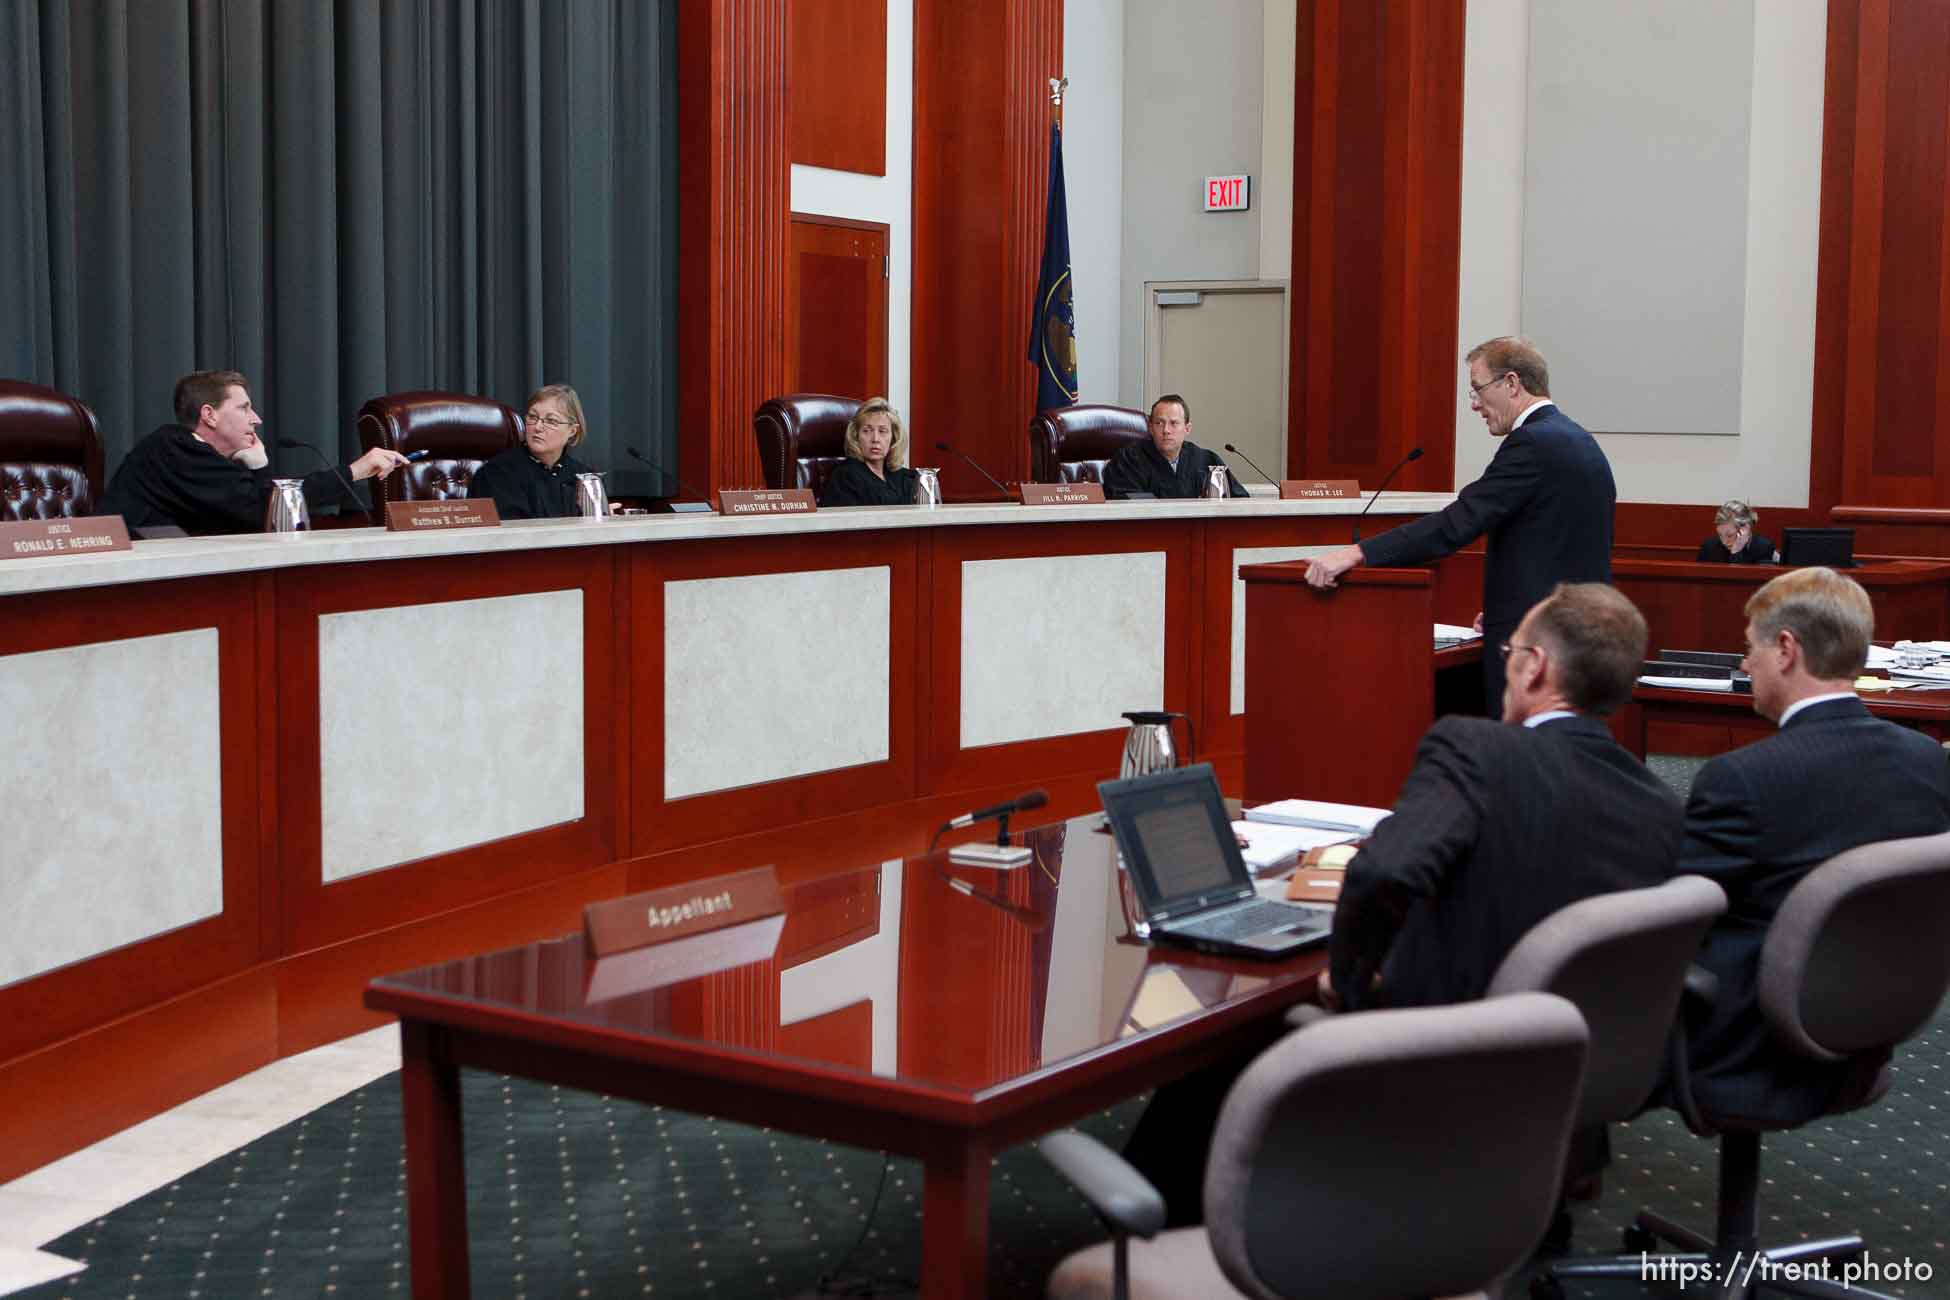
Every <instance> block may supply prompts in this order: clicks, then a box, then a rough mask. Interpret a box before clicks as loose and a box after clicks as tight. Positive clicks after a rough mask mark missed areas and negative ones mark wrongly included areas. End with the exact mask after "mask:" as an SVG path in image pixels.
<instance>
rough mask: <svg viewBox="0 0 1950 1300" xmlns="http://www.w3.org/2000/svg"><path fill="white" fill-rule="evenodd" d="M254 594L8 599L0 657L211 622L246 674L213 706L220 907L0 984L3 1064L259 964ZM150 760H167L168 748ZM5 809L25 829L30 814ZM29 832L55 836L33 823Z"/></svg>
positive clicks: (223, 583) (164, 588)
mask: <svg viewBox="0 0 1950 1300" xmlns="http://www.w3.org/2000/svg"><path fill="white" fill-rule="evenodd" d="M253 594H254V589H253V587H252V585H251V584H250V583H248V582H245V583H237V582H234V581H232V580H230V579H226V578H191V579H183V580H180V581H176V582H158V583H151V584H145V585H142V586H139V587H98V588H94V589H91V590H83V591H64V592H51V593H48V594H45V595H40V594H35V595H21V596H9V597H7V598H6V617H4V618H0V655H14V654H31V653H35V652H38V651H45V650H55V649H61V648H65V647H70V646H81V645H90V644H94V643H98V642H104V641H119V640H125V639H129V638H134V637H145V636H160V635H163V634H166V633H171V632H183V631H190V630H194V629H198V628H211V627H214V628H215V629H216V632H217V656H218V660H219V662H220V663H222V664H224V665H227V666H233V667H234V666H235V665H240V664H241V665H244V668H243V669H242V670H241V671H239V672H232V673H227V674H226V676H225V678H224V686H223V689H222V690H221V691H220V693H219V703H218V721H217V726H218V732H219V741H218V743H219V746H220V752H221V754H222V761H223V767H224V775H223V789H222V795H221V801H222V802H221V807H222V814H221V815H222V818H223V829H222V832H221V834H222V840H221V843H222V852H223V910H222V911H221V912H220V913H219V914H217V915H216V916H213V917H210V918H209V919H207V920H203V921H198V922H196V923H195V924H192V925H187V926H183V927H182V928H180V929H177V930H172V931H170V932H169V933H167V934H162V935H157V936H156V937H154V938H150V939H143V940H139V941H137V942H135V943H131V944H127V945H124V946H123V947H120V948H116V949H113V950H111V951H109V952H106V953H103V954H101V955H100V956H97V957H90V958H87V959H85V960H82V961H78V962H74V963H72V964H70V965H67V966H63V967H61V968H59V969H58V970H52V971H48V972H45V973H44V974H41V975H37V976H34V977H32V978H30V979H25V980H21V981H19V982H17V983H14V984H12V985H9V986H7V987H6V988H0V1061H4V1060H7V1059H8V1058H10V1057H16V1056H19V1055H21V1054H22V1053H25V1052H30V1051H33V1050H34V1049H36V1048H40V1047H43V1046H46V1045H47V1044H49V1043H54V1042H57V1041H58V1040H60V1039H63V1038H67V1037H69V1036H70V1035H73V1034H77V1033H80V1032H82V1031H84V1030H86V1029H89V1028H92V1027H93V1026H95V1025H99V1024H101V1023H102V1022H104V1021H107V1020H112V1019H114V1018H115V1017H117V1016H121V1015H127V1014H129V1013H131V1012H134V1011H136V1010H138V1009H140V1008H143V1007H146V1006H151V1005H154V1004H156V1003H160V1002H163V1001H165V1000H167V999H169V998H172V997H176V996H178V995H180V994H184V993H186V992H188V991H190V990H192V989H195V988H197V987H198V986H200V985H204V984H209V983H211V982H212V981H215V980H218V979H221V978H223V977H225V976H229V975H233V974H235V973H237V972H239V971H241V970H243V969H245V968H246V967H247V966H249V965H250V964H251V963H253V962H255V961H256V960H258V958H259V955H260V952H261V951H262V948H261V944H262V937H261V935H260V932H259V922H260V915H259V890H260V888H261V878H260V872H259V864H258V852H259V838H258V828H259V815H260V813H261V812H262V811H263V809H264V807H265V804H266V803H267V800H266V798H265V795H264V792H263V790H262V788H261V786H260V781H261V780H262V778H263V775H264V772H265V769H267V768H269V767H270V766H271V765H272V764H271V761H270V756H269V755H266V754H262V753H260V751H259V745H258V737H259V727H260V725H261V723H262V719H261V718H260V716H259V713H258V709H259V689H260V688H259V687H258V686H257V685H255V684H254V683H257V682H261V681H264V680H268V679H269V678H271V677H272V676H274V673H275V670H276V667H277V666H276V665H275V664H271V663H267V662H265V661H263V660H260V659H257V658H256V657H255V652H256V651H257V650H258V643H257V640H256V625H255V618H254V603H253ZM156 689H158V690H163V689H167V683H161V682H158V683H156ZM266 734H268V733H266ZM132 743H142V742H141V741H140V739H139V738H138V739H136V740H134V741H132ZM157 758H158V761H163V762H167V761H168V759H169V754H168V752H167V746H166V745H165V746H164V747H163V748H162V749H161V750H159V751H158V754H157ZM10 811H11V812H13V813H14V815H15V816H16V818H17V819H26V820H25V821H24V823H23V824H27V825H31V824H32V822H31V810H25V809H12V810H10ZM34 833H46V834H57V833H58V830H57V829H56V828H54V827H41V828H38V829H37V830H35V831H34ZM3 1145H5V1144H4V1143H0V1146H3Z"/></svg>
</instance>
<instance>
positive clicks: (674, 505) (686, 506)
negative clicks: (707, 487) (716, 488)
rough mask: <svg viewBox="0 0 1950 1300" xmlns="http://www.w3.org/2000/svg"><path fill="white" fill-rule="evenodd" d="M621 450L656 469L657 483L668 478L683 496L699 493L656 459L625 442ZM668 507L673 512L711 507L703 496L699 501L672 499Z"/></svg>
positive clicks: (708, 499) (707, 498) (685, 511)
mask: <svg viewBox="0 0 1950 1300" xmlns="http://www.w3.org/2000/svg"><path fill="white" fill-rule="evenodd" d="M623 450H624V451H627V452H628V453H630V455H631V456H633V457H635V458H636V459H637V460H640V461H642V462H643V463H644V464H645V465H648V466H649V467H650V468H651V469H653V470H656V471H657V482H658V483H659V484H662V483H663V481H664V480H665V479H669V480H670V481H671V482H672V483H675V484H676V485H677V490H678V492H680V493H682V494H683V495H684V496H687V497H690V496H698V495H699V494H698V493H696V492H693V491H691V490H690V489H689V488H687V487H685V486H684V480H683V479H681V478H678V477H677V476H676V475H675V474H672V473H671V472H669V471H668V470H666V469H665V468H664V467H663V466H662V465H659V464H658V463H657V462H656V461H654V460H651V459H650V458H649V457H648V456H646V455H644V454H643V453H642V452H640V451H638V450H637V449H636V448H635V447H632V446H630V445H629V444H628V443H625V444H624V446H623ZM670 508H671V511H672V512H673V513H687V512H694V511H704V510H709V509H710V508H711V499H710V498H709V497H705V498H704V499H703V500H702V501H699V502H689V501H672V502H671V503H670Z"/></svg>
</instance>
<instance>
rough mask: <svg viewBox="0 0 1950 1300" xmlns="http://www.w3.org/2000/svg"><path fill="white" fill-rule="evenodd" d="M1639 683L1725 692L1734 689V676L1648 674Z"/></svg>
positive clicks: (1685, 689) (1679, 688)
mask: <svg viewBox="0 0 1950 1300" xmlns="http://www.w3.org/2000/svg"><path fill="white" fill-rule="evenodd" d="M1639 685H1641V686H1670V687H1674V688H1676V689H1678V690H1682V691H1719V692H1721V693H1723V694H1724V693H1727V692H1730V691H1732V690H1733V678H1731V677H1653V676H1651V675H1649V674H1648V675H1646V676H1642V677H1640V678H1639Z"/></svg>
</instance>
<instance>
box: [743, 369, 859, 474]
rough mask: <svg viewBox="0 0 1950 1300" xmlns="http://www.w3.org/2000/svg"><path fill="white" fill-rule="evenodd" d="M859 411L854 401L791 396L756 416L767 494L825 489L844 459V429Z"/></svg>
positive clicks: (763, 408) (768, 405)
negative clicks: (782, 490)
mask: <svg viewBox="0 0 1950 1300" xmlns="http://www.w3.org/2000/svg"><path fill="white" fill-rule="evenodd" d="M859 409H860V403H859V402H858V401H857V400H855V399H854V398H851V397H834V396H832V395H831V394H829V393H787V394H786V395H785V396H783V397H774V398H772V399H770V400H769V401H767V402H766V403H765V404H764V405H762V406H760V407H759V408H758V410H757V411H756V412H754V413H753V415H752V433H753V434H754V435H755V436H756V437H757V438H758V464H759V468H760V469H761V470H763V471H764V474H765V486H766V487H768V488H800V487H803V488H811V489H812V491H813V496H814V497H817V496H818V495H819V492H820V489H822V488H824V487H825V486H826V476H827V475H829V474H831V473H832V472H833V466H835V465H837V464H839V463H840V462H841V461H842V460H845V459H846V426H847V424H848V423H849V422H850V421H851V420H852V419H853V416H854V413H855V412H857V411H858V410H859Z"/></svg>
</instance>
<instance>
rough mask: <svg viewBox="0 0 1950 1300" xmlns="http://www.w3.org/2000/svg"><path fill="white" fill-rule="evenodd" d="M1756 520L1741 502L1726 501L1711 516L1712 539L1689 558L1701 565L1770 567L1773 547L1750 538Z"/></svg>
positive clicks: (1752, 512)
mask: <svg viewBox="0 0 1950 1300" xmlns="http://www.w3.org/2000/svg"><path fill="white" fill-rule="evenodd" d="M1759 522H1760V516H1759V515H1757V514H1755V513H1754V508H1753V507H1752V506H1750V505H1748V504H1747V503H1746V502H1745V501H1729V502H1727V503H1726V504H1725V505H1723V506H1721V507H1720V508H1719V509H1718V510H1716V511H1715V512H1714V513H1713V536H1711V537H1709V538H1707V539H1706V540H1705V541H1703V542H1701V543H1700V544H1699V554H1698V555H1696V556H1694V557H1693V558H1694V559H1696V560H1698V561H1699V562H1700V563H1701V564H1773V563H1774V562H1775V561H1774V543H1773V541H1772V540H1771V539H1769V538H1766V537H1756V536H1755V535H1754V525H1755V524H1757V523H1759Z"/></svg>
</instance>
